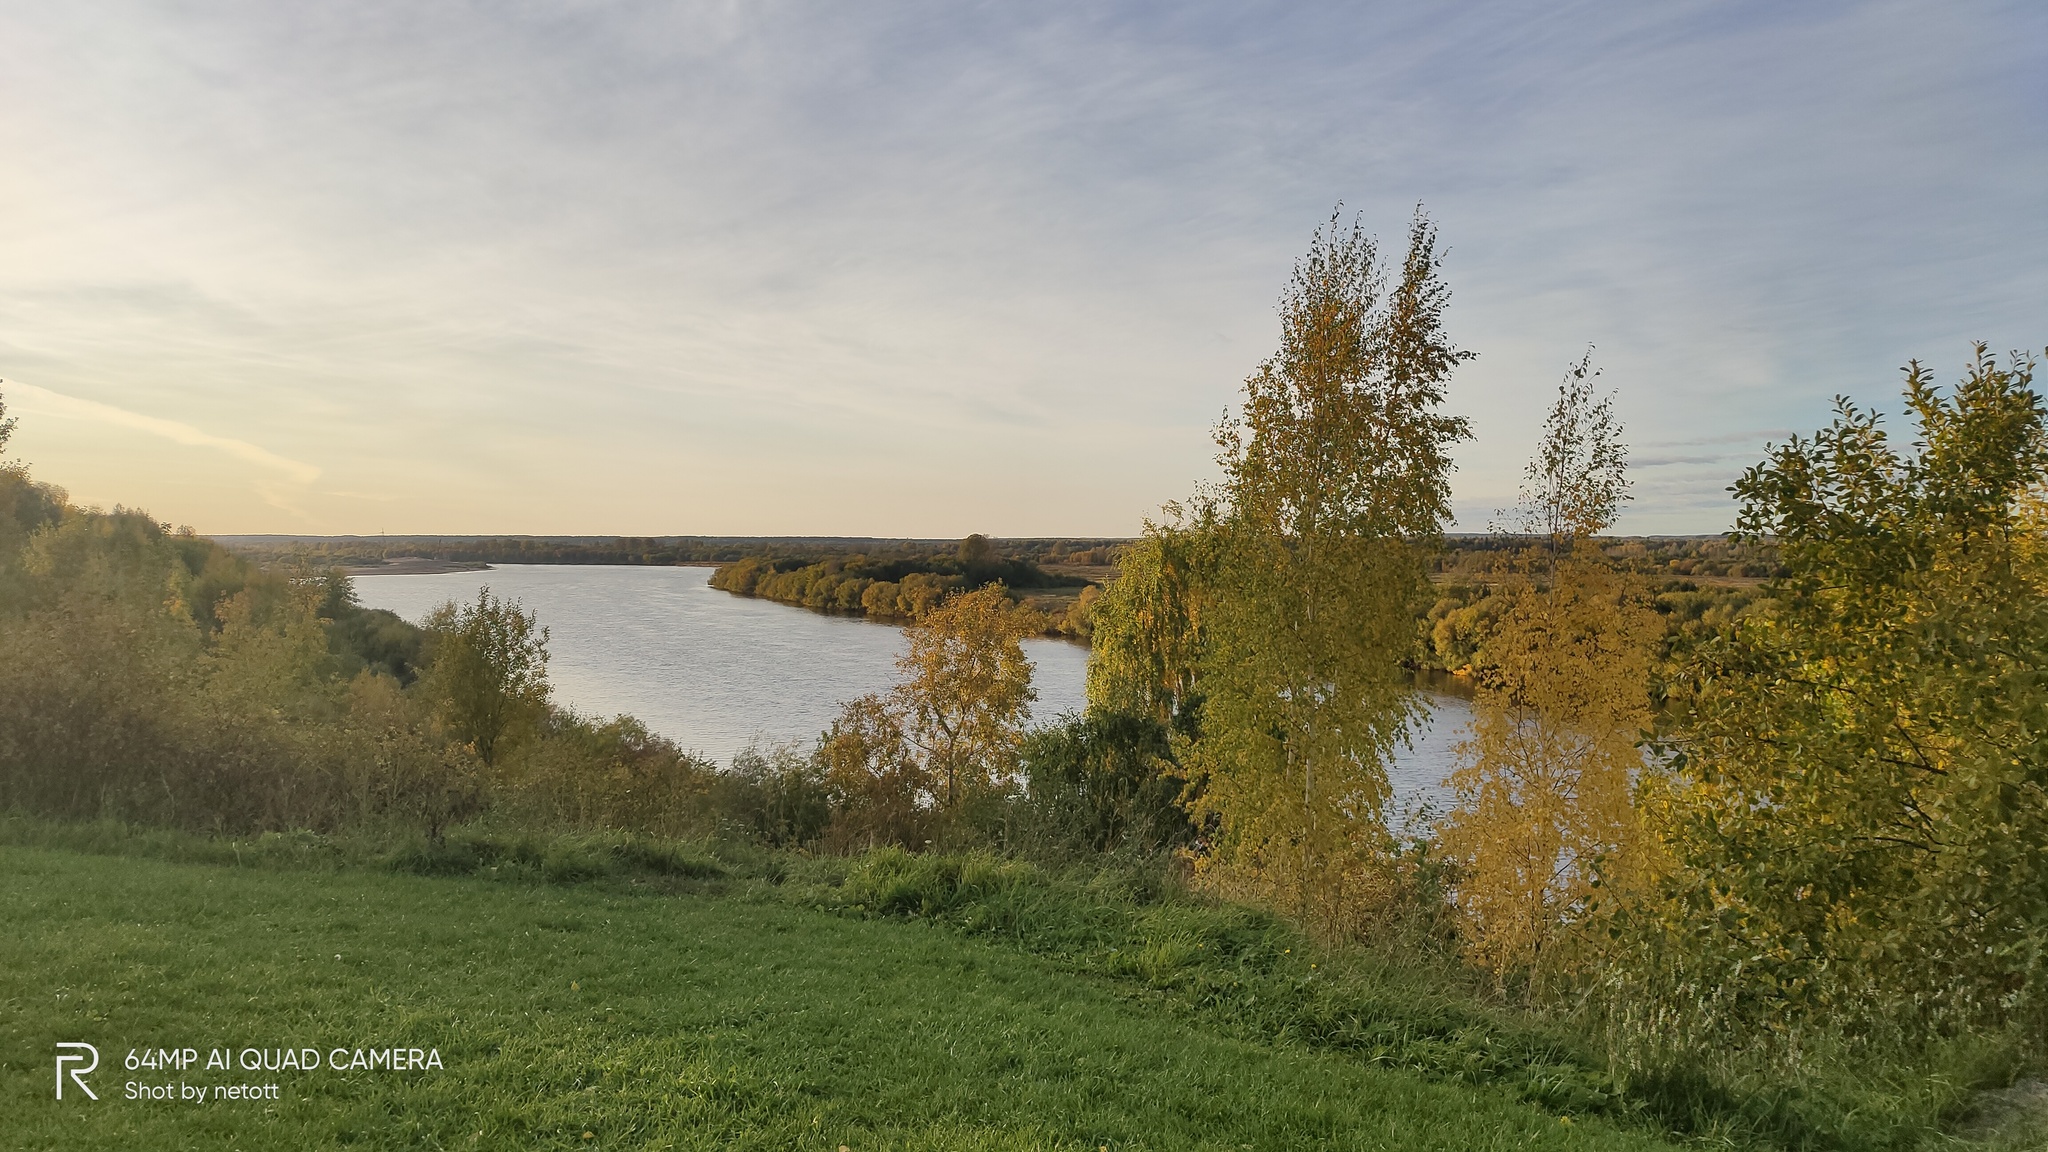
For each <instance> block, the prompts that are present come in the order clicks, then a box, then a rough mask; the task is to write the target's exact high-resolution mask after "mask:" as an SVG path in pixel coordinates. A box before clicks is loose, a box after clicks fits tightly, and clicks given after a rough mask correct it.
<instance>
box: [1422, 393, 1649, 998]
mask: <svg viewBox="0 0 2048 1152" xmlns="http://www.w3.org/2000/svg"><path fill="white" fill-rule="evenodd" d="M1597 375H1598V374H1597V373H1596V372H1595V371H1593V370H1592V367H1591V354H1590V353H1589V354H1588V357H1587V358H1586V359H1583V360H1581V361H1580V362H1579V363H1578V364H1577V365H1576V366H1574V367H1573V368H1572V369H1571V371H1569V372H1568V373H1567V374H1566V376H1565V380H1564V383H1563V384H1562V385H1561V386H1560V387H1559V389H1558V396H1557V400H1556V402H1555V403H1554V404H1553V405H1552V407H1551V411H1550V415H1549V417H1548V418H1547V419H1546V420H1545V421H1544V426H1543V435H1542V438H1541V440H1540V441H1539V442H1538V445H1537V450H1536V453H1535V455H1534V456H1533V457H1532V458H1531V460H1530V462H1529V466H1528V469H1527V472H1526V474H1525V475H1526V480H1527V482H1526V486H1525V487H1524V489H1523V494H1522V504H1521V507H1520V508H1519V510H1518V512H1517V515H1516V518H1517V519H1518V520H1519V521H1520V523H1521V527H1522V528H1523V529H1524V530H1525V531H1528V530H1533V531H1535V532H1539V533H1540V534H1541V535H1540V536H1538V538H1537V540H1538V542H1537V543H1536V544H1535V546H1534V547H1532V548H1531V549H1530V550H1529V551H1528V552H1527V553H1525V554H1524V555H1523V556H1522V557H1521V558H1520V563H1519V564H1518V565H1517V566H1516V567H1515V568H1514V569H1511V570H1509V571H1507V572H1504V573H1503V574H1502V576H1503V591H1502V594H1501V595H1499V596H1497V597H1494V598H1493V599H1494V600H1496V601H1499V602H1501V608H1500V610H1499V615H1498V617H1497V619H1496V620H1495V622H1494V624H1493V627H1492V630H1491V636H1490V637H1489V638H1488V640H1487V642H1486V660H1485V664H1484V667H1483V669H1482V670H1481V672H1480V676H1479V690H1478V693H1477V695H1476V698H1475V699H1474V701H1473V727H1472V734H1471V736H1470V738H1469V739H1468V740H1467V741H1466V742H1465V743H1463V744H1462V745H1460V747H1459V759H1460V764H1459V767H1458V768H1457V770H1456V771H1454V772H1453V773H1452V775H1451V779H1450V784H1451V787H1452V789H1453V790H1454V791H1455V793H1456V795H1457V803H1456V805H1455V807H1454V808H1453V809H1452V811H1451V812H1450V814H1449V815H1448V816H1447V817H1446V818H1445V820H1444V821H1443V823H1442V825H1441V826H1440V829H1439V832H1438V843H1439V845H1440V847H1441V849H1442V851H1443V853H1444V854H1445V856H1446V857H1448V858H1449V859H1450V860H1452V861H1453V862H1455V863H1456V864H1457V865H1458V876H1459V880H1458V884H1457V886H1456V901H1457V904H1458V906H1459V908H1460V909H1461V910H1462V911H1463V912H1464V913H1465V915H1466V917H1467V934H1468V937H1469V940H1470V947H1471V951H1472V953H1473V954H1474V955H1475V956H1476V957H1477V958H1478V959H1479V960H1480V961H1481V962H1482V963H1483V964H1485V965H1486V966H1487V967H1489V968H1491V969H1493V970H1494V971H1496V972H1498V973H1502V974H1504V975H1505V974H1510V973H1512V974H1516V975H1523V976H1541V975H1542V974H1543V969H1542V967H1540V965H1544V962H1546V961H1552V960H1553V956H1552V952H1551V945H1552V944H1553V942H1555V941H1556V939H1557V937H1558V936H1559V935H1560V934H1561V933H1564V932H1568V931H1570V930H1572V929H1574V928H1579V927H1583V925H1584V923H1585V922H1586V920H1587V918H1588V917H1589V916H1590V915H1591V914H1592V913H1593V912H1594V911H1595V908H1594V901H1595V898H1596V897H1597V896H1602V895H1604V896H1606V897H1607V898H1608V899H1610V900H1611V899H1614V898H1615V897H1616V896H1617V894H1624V895H1625V894H1629V893H1632V892H1634V891H1636V890H1637V889H1639V888H1640V885H1641V880H1642V873H1643V871H1644V869H1645V867H1646V864H1647V859H1646V857H1647V854H1648V848H1647V845H1646V844H1645V837H1644V835H1643V833H1642V828H1641V822H1640V821H1639V819H1638V818H1637V814H1636V810H1635V805H1634V791H1635V785H1636V778H1637V776H1638V775H1639V774H1640V773H1641V771H1642V768H1643V760H1642V756H1641V754H1640V753H1639V752H1638V751H1637V748H1636V744H1637V741H1638V739H1639V738H1640V736H1641V735H1642V734H1643V733H1644V732H1645V731H1646V730H1647V729H1648V727H1649V724H1650V699H1649V678H1650V655H1651V645H1652V642H1653V640H1654V637H1655V636H1656V633H1657V631H1658V627H1657V622H1656V617H1655V615H1654V614H1653V613H1652V612H1651V610H1650V609H1649V608H1648V607H1647V606H1645V605H1644V604H1643V603H1642V597H1641V596H1640V595H1639V594H1638V593H1637V592H1636V590H1635V589H1633V588H1631V587H1630V583H1629V582H1628V581H1627V580H1625V579H1624V578H1622V577H1620V576H1619V575H1618V574H1617V573H1615V572H1614V570H1613V567H1612V565H1611V563H1610V562H1609V560H1608V558H1607V557H1606V555H1605V554H1604V553H1602V552H1601V551H1600V549H1599V548H1598V547H1596V546H1595V545H1594V543H1593V538H1594V537H1595V536H1596V535H1597V534H1598V533H1600V532H1601V531H1603V530H1605V529H1606V528H1607V527H1608V526H1609V525H1610V524H1612V523H1613V521H1614V517H1615V515H1616V513H1617V512H1618V510H1619V508H1620V505H1621V502H1622V501H1623V500H1625V499H1627V493H1628V476H1627V456H1628V453H1627V448H1626V447H1625V446H1624V445H1623V444H1622V443H1621V439H1620V434H1621V427H1620V424H1619V423H1618V422H1617V421H1616V420H1615V419H1614V415H1613V400H1612V397H1611V396H1609V397H1598V398H1596V396H1595V393H1594V390H1593V381H1594V378H1595V377H1596V376H1597ZM1447 619H1448V618H1447ZM1603 889H1604V892H1603V891H1602V890H1603ZM1549 966H1553V967H1554V964H1552V965H1549Z"/></svg>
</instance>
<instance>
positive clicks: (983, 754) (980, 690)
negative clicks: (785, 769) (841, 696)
mask: <svg viewBox="0 0 2048 1152" xmlns="http://www.w3.org/2000/svg"><path fill="white" fill-rule="evenodd" d="M1032 631H1034V628H1033V625H1032V622H1031V620H1030V619H1029V618H1028V617H1027V616H1026V614H1024V613H1019V612H1017V611H1015V610H1014V609H1013V607H1012V606H1011V604H1010V598H1009V596H1008V595H1007V594H1006V593H1005V592H1004V591H1003V588H1002V586H1001V585H999V584H990V585H987V586H985V587H982V588H977V589H975V590H974V591H972V592H956V593H954V594H953V595H951V596H948V597H947V598H946V599H945V600H944V601H942V602H941V603H939V604H938V605H937V606H936V607H934V608H931V609H929V610H927V611H926V612H925V613H924V614H922V615H921V616H919V617H918V619H917V622H916V623H915V624H913V625H911V627H910V628H909V629H908V630H907V638H908V640H909V643H910V648H909V651H907V652H905V653H904V654H903V656H902V657H901V658H899V659H898V660H897V661H896V667H897V670H898V671H899V672H900V673H901V679H900V680H899V681H898V682H897V684H896V686H895V687H894V688H893V689H891V690H890V691H889V692H888V694H887V695H883V696H877V695H868V696H863V697H861V698H859V699H858V700H853V701H850V702H849V703H848V704H847V705H846V706H845V708H844V709H843V710H842V711H841V713H840V715H839V717H838V719H837V720H835V721H834V722H833V724H832V727H831V728H830V729H829V730H827V731H826V733H825V734H824V736H823V737H822V738H821V739H820V741H819V755H820V756H821V757H822V758H823V759H824V760H825V762H826V765H827V770H828V774H829V776H830V778H831V780H832V782H833V786H834V789H835V791H836V792H837V793H838V794H839V796H840V797H841V803H842V807H843V810H844V811H845V820H843V821H842V828H841V829H840V830H839V832H838V835H837V839H839V840H840V841H841V842H844V843H855V842H866V843H870V844H873V843H884V842H889V841H895V842H898V843H904V844H907V845H909V846H911V847H915V846H917V845H918V844H920V843H921V842H922V837H921V836H919V835H918V834H919V833H922V832H924V831H926V830H929V829H933V828H934V826H935V820H934V819H933V818H934V817H936V818H937V820H940V821H957V820H959V819H960V818H961V817H962V815H963V809H964V808H965V806H966V805H967V803H968V802H969V801H970V800H972V799H973V798H974V797H976V796H978V795H984V794H987V793H989V792H991V791H994V790H996V789H998V788H1000V787H1001V786H1002V785H1003V784H1004V783H1005V782H1007V781H1008V780H1009V779H1010V778H1011V777H1012V776H1013V775H1014V774H1015V772H1016V768H1017V749H1018V746H1019V744H1020V743H1021V741H1022V739H1023V735H1024V722H1025V721H1026V720H1028V719H1029V718H1030V716H1031V702H1032V701H1033V700H1034V699H1036V698H1037V693H1036V692H1035V691H1033V690H1032V687H1031V662H1030V660H1028V659H1027V658H1026V657H1025V655H1024V648H1023V645H1022V644H1021V643H1020V642H1019V641H1021V640H1022V639H1023V637H1025V636H1027V635H1030V634H1031V632H1032ZM927 814H929V815H927Z"/></svg>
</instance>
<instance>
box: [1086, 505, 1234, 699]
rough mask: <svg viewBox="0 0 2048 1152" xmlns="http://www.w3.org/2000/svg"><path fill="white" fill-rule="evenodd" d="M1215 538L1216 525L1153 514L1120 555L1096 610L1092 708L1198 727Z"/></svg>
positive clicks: (1092, 613) (1090, 667) (1092, 619)
mask: <svg viewBox="0 0 2048 1152" xmlns="http://www.w3.org/2000/svg"><path fill="white" fill-rule="evenodd" d="M1168 511H1169V513H1178V512H1179V511H1180V508H1179V507H1178V506H1170V507H1169V509H1168ZM1214 544H1215V532H1214V526H1213V525H1210V524H1203V523H1199V522H1184V520H1183V519H1182V518H1181V517H1175V519H1174V520H1172V521H1170V522H1168V523H1166V524H1155V523H1152V522H1150V521H1147V522H1146V524H1145V535H1144V536H1142V537H1140V538H1139V539H1138V540H1137V541H1136V542H1134V543H1132V544H1130V545H1129V546H1127V547H1125V548H1124V549H1123V551H1122V552H1120V553H1119V554H1118V555H1117V559H1116V563H1117V578H1116V579H1115V580H1114V581H1112V582H1111V583H1110V584H1109V586H1108V587H1106V588H1104V589H1103V591H1102V592H1101V594H1100V595H1099V596H1098V597H1097V598H1096V601H1095V604H1094V606H1093V608H1092V609H1091V611H1090V623H1091V627H1092V631H1093V636H1092V643H1091V644H1090V648H1089V654H1088V709H1089V711H1090V712H1104V713H1122V714H1125V715H1130V716H1139V717H1145V718H1148V719H1150V720H1152V721H1153V722H1154V723H1157V724H1160V725H1174V724H1176V723H1178V724H1179V725H1180V726H1181V727H1182V729H1183V730H1191V729H1192V725H1193V723H1194V718H1195V713H1196V711H1197V708H1198V704H1199V699H1200V698H1199V696H1198V695H1197V694H1196V691H1195V677H1196V670H1197V665H1198V663H1199V661H1200V653H1201V645H1202V641H1201V635H1202V626H1201V620H1202V606H1201V597H1202V592H1203V588H1204V587H1205V585H1206V584H1207V583H1208V581H1209V570H1210V568H1211V567H1212V566H1213V564H1214V559H1215V558H1214V552H1215V548H1214Z"/></svg>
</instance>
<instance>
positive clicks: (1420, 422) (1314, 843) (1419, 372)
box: [1183, 214, 1469, 917]
mask: <svg viewBox="0 0 2048 1152" xmlns="http://www.w3.org/2000/svg"><path fill="white" fill-rule="evenodd" d="M1408 241H1409V246H1408V252H1407V255H1406V258H1405V259H1404V261H1403V264H1402V266H1401V273H1400V278H1399V280H1398V282H1397V283H1396V284H1395V286H1394V288H1393V290H1392V291H1391V292H1390V293H1388V295H1387V296H1386V298H1385V299H1384V300H1382V299H1381V292H1382V289H1383V280H1384V273H1383V271H1382V269H1381V266H1380V262H1379V256H1378V253H1377V250H1376V249H1375V247H1374V245H1373V243H1372V241H1371V240H1369V239H1368V238H1367V237H1366V236H1365V235H1364V234H1363V233H1362V232H1361V231H1360V230H1359V229H1358V228H1357V227H1356V226H1353V227H1352V228H1351V229H1349V230H1348V231H1347V230H1345V229H1343V228H1341V227H1340V226H1339V225H1338V223H1337V221H1336V220H1335V219H1333V220H1332V221H1331V223H1330V225H1329V227H1328V228H1327V229H1324V230H1319V231H1318V233H1317V235H1316V238H1315V243H1314V245H1313V246H1312V247H1311V249H1310V251H1309V254H1308V255H1307V256H1306V257H1305V258H1304V259H1303V260H1302V261H1301V262H1300V263H1299V264H1297V265H1296V268H1295V272H1294V277H1293V280H1292V281H1291V283H1290V285H1289V287H1288V289H1287V292H1286V294H1285V295H1284V296H1283V298H1282V300H1281V321H1282V324H1281V329H1282V339H1281V347H1280V351H1279V352H1278V353H1277V354H1275V355H1274V357H1273V358H1271V359H1270V360H1268V361H1266V362H1265V363H1264V364H1263V365H1261V366H1260V368H1259V370H1258V371H1257V372H1255V373H1254V374H1253V375H1252V376H1251V377H1250V378H1249V379H1247V380H1246V382H1245V397H1244V403H1243V411H1242V413H1241V416H1240V417H1239V418H1237V419H1232V420H1226V422H1225V423H1224V424H1223V426H1222V427H1221V428H1219V429H1218V431H1217V442H1218V444H1219V445H1220V447H1221V448H1222V454H1221V456H1220V457H1219V460H1220V463H1221V464H1222V466H1223V471H1224V476H1225V479H1224V482H1223V485H1222V487H1221V489H1220V491H1219V492H1218V493H1217V504H1216V507H1215V510H1214V523H1215V526H1216V537H1217V545H1216V563H1215V565H1214V567H1213V576H1212V581H1213V583H1212V586H1211V588H1210V589H1209V590H1208V591H1207V592H1206V594H1205V595H1204V596H1203V597H1202V598H1201V600H1200V603H1201V605H1202V616H1201V627H1202V640H1203V643H1202V651H1201V654H1200V658H1199V677H1200V691H1201V693H1202V696H1203V707H1202V716H1201V729H1200V734H1199V737H1198V738H1196V739H1194V740H1191V741H1189V742H1188V744H1187V750H1186V752H1185V754H1184V756H1183V763H1184V764H1185V765H1186V766H1187V768H1188V771H1189V773H1190V776H1191V778H1192V779H1194V780H1196V781H1197V782H1199V783H1200V784H1201V785H1202V791H1201V792H1200V794H1199V797H1198V799H1197V800H1196V802H1195V812H1196V814H1197V816H1198V817H1199V818H1204V819H1211V818H1213V819H1214V820H1216V821H1217V822H1218V824H1219V828H1220V836H1219V839H1218V842H1217V844H1216V854H1215V856H1214V862H1215V864H1216V865H1218V866H1221V867H1224V868H1228V869H1233V870H1236V871H1238V872H1240V873H1243V874H1248V875H1256V876H1258V877H1259V878H1260V879H1261V881H1262V883H1263V884H1264V885H1265V886H1266V887H1268V888H1269V889H1271V890H1272V891H1273V892H1274V893H1275V894H1276V895H1278V896H1280V897H1281V898H1283V899H1285V900H1288V901H1289V902H1291V903H1293V904H1294V905H1295V906H1296V908H1297V909H1298V910H1299V911H1302V912H1304V913H1307V912H1309V911H1311V910H1314V912H1315V913H1316V914H1317V915H1320V916H1324V917H1331V916H1335V915H1337V914H1339V912H1340V910H1342V909H1344V908H1346V907H1347V906H1350V905H1351V904H1353V903H1355V901H1356V899H1357V892H1356V891H1355V890H1356V889H1358V888H1359V886H1360V884H1361V883H1362V882H1363V878H1362V876H1361V873H1362V872H1364V871H1368V870H1370V869H1371V867H1372V864H1373V862H1374V861H1375V860H1377V859H1378V858H1379V857H1381V856H1382V855H1383V854H1384V852H1385V850H1386V848H1387V847H1388V844H1387V838H1386V834H1385V829H1384V823H1383V815H1382V813H1383V809H1384V806H1385V804H1386V800H1387V796H1388V790H1387V780H1386V771H1385V768H1384V763H1385V760H1386V758H1387V756H1388V755H1389V754H1390V753H1391V751H1392V749H1393V746H1394V745H1395V743H1396V742H1397V741H1399V740H1400V739H1401V738H1402V737H1403V734H1404V733H1405V732H1406V730H1407V726H1408V724H1409V723H1410V722H1411V720H1412V718H1413V710H1414V707H1415V705H1414V702H1413V699H1412V695H1411V693H1410V692H1409V691H1408V688H1407V685H1406V683H1405V680H1404V677H1403V674H1402V670H1401V661H1402V659H1403V658H1404V657H1405V656H1406V655H1407V653H1408V650H1409V647H1410V644H1411V642H1412V636H1413V628H1414V626H1413V622H1412V616H1411V607H1410V605H1411V602H1412V601H1414V600H1415V599H1416V598H1417V597H1418V596H1419V594H1420V593H1421V590H1422V588H1423V586H1424V579H1425V576H1424V569H1423V566H1422V557H1423V554H1424V552H1425V551H1426V549H1427V548H1428V547H1429V546H1430V545H1431V544H1432V543H1433V542H1434V541H1435V540H1436V539H1437V538H1438V537H1439V536H1440V534H1441V531H1442V527H1443V524H1444V522H1445V521H1446V520H1447V519H1448V518H1449V516H1450V506H1449V500H1450V488H1449V473H1450V467H1451V464H1450V459H1449V457H1448V455H1447V452H1448V449H1449V446H1450V445H1451V444H1452V443H1453V442H1455V441H1457V440H1459V439H1462V438H1464V437H1465V436H1466V435H1467V434H1468V432H1467V428H1466V424H1465V422H1464V421H1463V420H1462V419H1460V418H1455V417H1449V416H1444V415H1441V414H1440V413H1438V412H1437V408H1438V406H1439V405H1440V404H1441V403H1442V400H1443V395H1444V391H1443V390H1444V386H1445V383H1446V382H1447V380H1448V379H1449V376H1450V373H1451V370H1452V369H1453V368H1454V367H1455V366H1456V365H1457V364H1458V363H1460V362H1461V361H1463V360H1465V359H1467V358H1469V354H1468V353H1463V352H1459V351H1457V350H1456V349H1455V348H1453V347H1452V346H1451V344H1450V343H1449V341H1448V340H1447V339H1446V338H1445V337H1444V335H1443V332H1442V327H1441V321H1442V314H1443V310H1444V308H1445V306H1446V304H1447V303H1448V299H1449V292H1448V289H1447V288H1445V286H1444V285H1443V283H1442V282H1441V280H1439V279H1438V277H1437V268H1438V264H1439V260H1438V257H1437V255H1436V247H1435V245H1436V236H1435V231H1434V229H1433V228H1432V227H1431V226H1430V225H1429V223H1428V222H1427V221H1426V220H1425V219H1423V218H1422V217H1421V216H1420V215H1419V214H1418V215H1417V217H1416V219H1415V221H1414V223H1413V225H1412V226H1411V228H1410V230H1409V236H1408Z"/></svg>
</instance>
